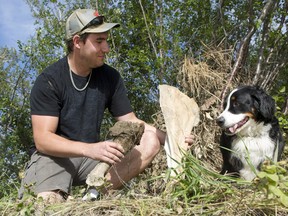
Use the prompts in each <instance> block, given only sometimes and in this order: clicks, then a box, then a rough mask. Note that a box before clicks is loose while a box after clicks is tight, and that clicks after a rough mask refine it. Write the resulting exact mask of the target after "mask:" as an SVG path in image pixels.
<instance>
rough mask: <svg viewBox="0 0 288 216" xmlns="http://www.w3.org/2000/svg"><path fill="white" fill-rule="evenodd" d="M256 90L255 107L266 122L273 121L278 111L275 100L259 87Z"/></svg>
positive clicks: (254, 96)
mask: <svg viewBox="0 0 288 216" xmlns="http://www.w3.org/2000/svg"><path fill="white" fill-rule="evenodd" d="M254 90H255V91H254V93H252V98H254V102H255V103H254V106H255V108H256V109H257V111H258V115H260V117H262V118H261V119H262V120H264V121H265V122H266V121H270V120H272V118H273V116H274V114H275V109H276V108H275V101H274V99H273V98H272V97H271V96H270V95H268V94H267V93H266V92H265V91H264V90H263V89H261V88H259V87H255V88H254Z"/></svg>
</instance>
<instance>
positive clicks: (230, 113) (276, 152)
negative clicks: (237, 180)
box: [216, 86, 284, 181]
mask: <svg viewBox="0 0 288 216" xmlns="http://www.w3.org/2000/svg"><path fill="white" fill-rule="evenodd" d="M216 122H217V124H218V125H219V126H220V127H221V128H222V129H223V131H222V135H221V138H220V150H221V153H222V157H223V165H222V170H221V174H230V175H232V176H237V177H241V178H244V179H245V180H249V181H251V180H253V179H254V177H255V176H256V172H257V171H259V170H260V168H261V165H262V163H263V161H264V160H266V159H270V160H273V161H275V160H277V161H278V160H280V155H281V153H282V152H283V149H284V141H283V138H282V134H281V132H280V127H279V124H278V120H277V118H276V117H275V101H274V99H273V98H272V97H271V96H269V95H268V94H266V93H265V91H264V90H263V89H260V88H259V87H255V86H242V87H238V88H236V89H234V90H233V91H232V92H231V93H230V94H229V95H228V96H227V98H226V99H225V102H224V111H223V112H222V113H221V114H220V115H219V117H218V118H217V119H216Z"/></svg>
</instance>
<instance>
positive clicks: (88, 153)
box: [32, 115, 124, 164]
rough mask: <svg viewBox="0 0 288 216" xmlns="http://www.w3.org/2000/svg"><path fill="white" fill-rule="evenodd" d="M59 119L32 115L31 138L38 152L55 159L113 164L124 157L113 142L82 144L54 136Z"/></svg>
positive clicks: (120, 149)
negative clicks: (80, 159)
mask: <svg viewBox="0 0 288 216" xmlns="http://www.w3.org/2000/svg"><path fill="white" fill-rule="evenodd" d="M58 121H59V118H58V117H53V116H42V115H32V128H33V137H34V142H35V145H36V148H37V150H38V151H39V152H41V153H44V154H47V155H51V156H55V157H83V156H84V157H89V158H92V159H95V160H101V161H105V162H107V163H111V164H115V163H116V162H119V161H121V158H123V157H124V155H123V154H122V152H124V150H123V148H122V146H121V145H120V144H118V143H114V142H109V141H105V142H98V143H84V142H78V141H72V140H69V139H66V138H64V137H61V136H59V135H57V134H56V130H57V125H58Z"/></svg>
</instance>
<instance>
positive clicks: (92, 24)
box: [81, 16, 104, 31]
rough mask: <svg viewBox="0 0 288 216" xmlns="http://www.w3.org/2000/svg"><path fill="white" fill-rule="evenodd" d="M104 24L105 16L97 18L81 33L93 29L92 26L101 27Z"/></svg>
mask: <svg viewBox="0 0 288 216" xmlns="http://www.w3.org/2000/svg"><path fill="white" fill-rule="evenodd" d="M103 22H104V16H97V17H95V18H94V19H93V20H91V21H90V22H89V23H88V24H87V25H86V26H84V27H83V28H82V29H81V31H84V30H85V29H87V28H89V27H91V26H97V25H101V24H103Z"/></svg>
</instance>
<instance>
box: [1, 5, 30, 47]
mask: <svg viewBox="0 0 288 216" xmlns="http://www.w3.org/2000/svg"><path fill="white" fill-rule="evenodd" d="M0 5H1V7H0V47H4V46H7V47H14V48H17V40H20V41H22V42H25V41H27V40H28V38H29V36H30V35H34V33H35V32H34V31H35V30H34V29H35V28H34V20H33V18H32V15H31V12H30V9H29V6H28V5H27V4H26V2H25V0H0Z"/></svg>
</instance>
